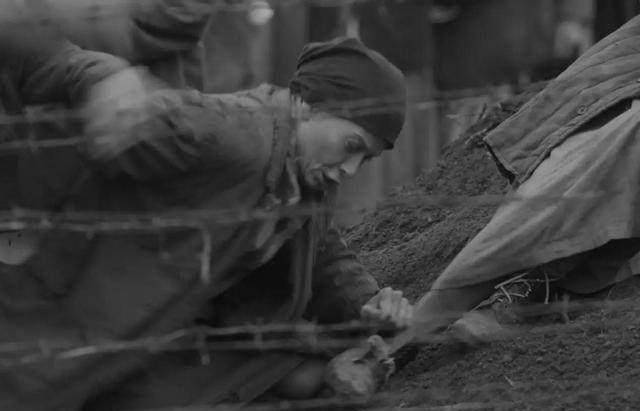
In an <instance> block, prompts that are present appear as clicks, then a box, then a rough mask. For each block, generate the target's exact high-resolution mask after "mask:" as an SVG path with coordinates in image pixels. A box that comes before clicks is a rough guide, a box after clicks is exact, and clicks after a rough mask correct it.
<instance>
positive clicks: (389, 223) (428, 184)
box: [346, 91, 640, 410]
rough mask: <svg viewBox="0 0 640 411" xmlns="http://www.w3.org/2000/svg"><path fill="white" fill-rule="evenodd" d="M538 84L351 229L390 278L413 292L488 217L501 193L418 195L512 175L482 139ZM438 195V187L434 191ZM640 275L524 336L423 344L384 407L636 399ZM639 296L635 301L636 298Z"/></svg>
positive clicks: (363, 255)
mask: <svg viewBox="0 0 640 411" xmlns="http://www.w3.org/2000/svg"><path fill="white" fill-rule="evenodd" d="M533 94H534V92H531V91H530V92H525V93H523V94H520V95H518V96H516V97H514V98H512V99H510V100H509V101H506V102H504V103H502V104H499V105H497V106H495V107H493V108H492V109H490V110H488V111H487V112H486V114H485V115H484V116H483V117H482V118H481V119H480V121H479V122H478V123H477V124H475V125H474V126H473V127H471V129H470V130H468V131H467V132H466V133H465V134H464V135H463V136H461V137H460V138H459V139H458V140H457V141H455V142H454V143H452V144H451V145H450V146H449V147H448V148H447V149H446V150H445V152H444V154H443V157H442V159H441V161H440V162H439V164H438V165H437V166H436V167H435V168H434V169H432V170H429V171H427V172H425V173H424V174H423V175H422V176H420V177H419V178H418V179H417V180H416V181H415V182H414V183H412V184H410V185H408V186H405V187H402V188H400V189H398V190H396V191H395V192H394V193H392V195H391V197H390V198H389V201H387V202H386V204H383V205H382V206H381V207H379V208H378V209H377V210H376V211H375V212H373V213H371V214H370V215H368V216H367V217H366V218H365V219H364V221H363V222H362V224H360V225H358V226H355V227H353V228H351V229H349V230H348V231H347V233H346V237H347V241H348V242H349V244H350V245H351V246H352V247H353V248H355V249H356V250H358V252H359V256H360V259H361V260H362V262H363V263H364V264H365V265H366V266H367V267H368V268H369V269H370V270H371V272H372V273H373V274H374V276H375V277H376V278H377V279H378V281H379V282H380V284H381V285H382V286H392V287H394V288H398V289H401V290H403V291H404V292H405V294H406V295H407V296H408V297H409V298H411V299H413V300H415V299H417V298H419V297H420V296H421V295H422V294H423V293H425V292H426V291H427V290H428V289H429V287H430V285H431V284H432V283H433V281H434V280H435V279H436V278H437V276H438V275H439V274H440V273H441V272H442V271H443V269H444V268H445V267H446V266H447V264H448V263H449V262H450V261H451V260H452V259H453V257H454V256H455V255H456V254H457V253H458V252H459V251H460V250H461V249H462V247H464V246H465V244H466V243H467V242H468V241H469V240H470V239H471V238H473V237H474V236H475V235H476V233H477V232H478V231H480V230H481V229H482V228H483V227H484V226H485V225H486V223H487V222H488V221H489V219H490V218H491V216H492V215H493V213H494V212H495V209H496V207H497V204H486V203H485V204H473V203H472V202H468V201H448V202H444V201H443V202H441V203H439V202H437V201H423V202H421V201H420V197H421V196H422V197H424V196H436V198H438V197H437V196H449V197H453V199H454V200H455V199H456V198H462V199H464V198H465V197H469V196H480V195H487V194H489V195H494V194H503V193H505V192H506V191H507V190H508V183H507V181H506V179H505V178H504V177H503V176H502V175H501V174H500V173H499V171H498V169H497V167H496V165H495V163H494V161H493V159H492V158H491V157H490V155H489V154H488V152H487V150H486V149H485V148H484V146H483V144H482V138H483V137H484V136H485V135H486V134H487V132H489V131H490V130H491V129H493V128H495V127H496V126H497V125H498V124H500V123H501V122H502V121H504V120H505V119H506V118H508V117H509V116H510V115H511V114H513V113H514V112H516V111H517V110H518V108H519V107H520V106H521V105H522V104H524V102H526V101H527V100H528V99H529V98H530V97H532V96H533ZM429 198H431V199H433V197H429ZM637 290H640V281H638V280H637V279H631V280H628V281H626V282H625V283H621V284H619V285H617V286H615V287H614V288H613V289H611V290H609V291H608V292H607V293H606V295H604V296H600V301H601V302H603V303H604V302H617V303H618V305H612V306H608V305H605V304H599V305H596V307H595V308H591V309H589V310H584V311H581V312H576V313H571V314H570V322H569V323H568V324H565V323H561V322H559V321H558V317H553V316H552V317H549V318H542V319H539V320H538V321H537V322H528V323H527V324H522V325H519V326H518V327H519V328H518V330H517V331H518V332H517V333H516V336H514V337H512V338H507V339H504V340H500V341H497V342H493V343H490V344H488V345H486V346H482V347H476V348H473V349H471V348H468V347H463V346H461V345H459V344H453V343H441V344H432V345H427V346H421V347H420V349H419V352H418V354H417V356H416V357H415V359H414V360H413V361H411V362H410V363H409V364H407V365H406V366H404V367H403V368H402V369H401V370H400V372H398V373H397V374H396V375H395V376H394V377H393V378H392V380H391V381H390V384H389V387H388V391H387V392H386V393H385V396H386V398H388V399H387V400H386V401H383V402H384V405H385V406H403V407H421V408H425V407H438V406H444V405H447V406H448V405H455V404H457V405H455V406H456V407H457V408H453V409H456V410H464V409H474V410H477V409H531V410H538V409H563V410H565V409H575V410H583V409H640V391H638V390H637V388H636V386H637V382H638V381H640V344H638V341H639V339H640V315H639V314H640V304H638V303H640V298H639V297H638V293H637V292H636V291H637ZM636 307H638V308H636Z"/></svg>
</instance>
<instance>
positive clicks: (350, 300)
mask: <svg viewBox="0 0 640 411" xmlns="http://www.w3.org/2000/svg"><path fill="white" fill-rule="evenodd" d="M313 275H314V284H313V298H312V301H311V304H310V307H309V311H308V317H310V318H314V319H316V320H318V321H319V322H323V323H336V322H344V321H351V320H355V319H358V318H359V316H360V309H361V308H362V306H363V305H364V304H365V303H366V302H367V301H368V300H369V299H370V298H371V297H373V296H374V295H375V294H376V293H377V292H378V284H377V282H376V280H375V279H374V278H373V277H372V276H371V275H370V274H369V273H368V272H367V270H366V269H365V267H364V266H363V265H362V263H361V262H360V261H359V260H358V258H357V256H356V254H355V253H354V252H353V251H352V250H350V249H349V248H348V246H347V244H346V243H345V242H344V240H343V239H342V238H341V236H340V234H339V233H338V230H337V229H336V228H335V227H332V228H330V229H329V231H328V234H327V236H326V238H325V240H324V242H323V244H322V245H321V249H320V252H319V256H318V260H317V262H316V266H315V268H314V274H313Z"/></svg>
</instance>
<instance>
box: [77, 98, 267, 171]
mask: <svg viewBox="0 0 640 411" xmlns="http://www.w3.org/2000/svg"><path fill="white" fill-rule="evenodd" d="M233 98H234V97H233V96H229V95H207V94H203V93H200V92H197V91H195V90H173V89H160V90H155V91H153V92H151V93H150V94H148V95H147V96H146V97H144V99H143V101H142V102H141V103H140V104H137V105H135V106H134V107H126V108H125V113H123V116H125V117H127V116H130V117H132V120H131V122H129V123H128V124H124V126H122V125H123V123H126V122H125V121H120V122H118V120H117V113H116V117H115V118H111V117H108V116H107V117H106V118H102V119H99V121H100V122H99V123H97V125H95V127H94V126H93V125H92V124H89V129H88V131H87V135H88V136H89V144H88V150H89V158H90V159H91V160H93V161H94V163H95V164H96V165H98V166H99V167H100V169H101V170H102V171H103V172H105V173H106V174H107V175H108V176H109V177H112V178H114V177H118V176H127V177H129V178H132V179H134V180H137V181H154V180H155V181H160V180H163V179H165V178H168V177H173V176H177V175H184V173H190V174H192V175H193V174H194V173H205V174H206V175H209V178H212V177H211V176H216V175H227V176H228V178H231V177H234V178H236V177H238V178H240V177H242V175H241V174H242V173H244V172H247V170H249V169H250V170H253V169H254V168H256V167H258V168H260V167H262V165H261V164H262V163H263V162H264V159H263V158H262V157H263V156H265V153H266V152H267V145H268V144H270V140H267V139H262V138H258V136H260V134H259V133H260V128H261V125H268V124H269V123H266V120H261V119H260V118H255V116H257V115H255V114H254V113H252V112H251V111H248V110H243V109H241V108H239V107H235V106H233V107H230V106H229V104H228V102H227V100H228V99H232V100H233ZM121 126H122V127H121ZM233 170H237V171H238V173H239V174H238V173H236V175H232V174H233V173H234V171H233ZM205 174H203V175H205Z"/></svg>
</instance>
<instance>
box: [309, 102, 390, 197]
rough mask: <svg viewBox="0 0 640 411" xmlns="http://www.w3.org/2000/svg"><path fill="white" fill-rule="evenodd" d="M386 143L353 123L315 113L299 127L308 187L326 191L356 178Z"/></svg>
mask: <svg viewBox="0 0 640 411" xmlns="http://www.w3.org/2000/svg"><path fill="white" fill-rule="evenodd" d="M383 149H384V143H383V142H382V141H381V140H379V139H377V138H375V137H373V136H372V135H370V134H369V133H367V132H366V131H365V130H364V129H363V128H362V127H360V126H358V125H357V124H355V123H352V122H351V121H348V120H344V119H341V118H337V117H333V116H331V115H328V114H324V113H316V114H314V115H312V116H311V117H310V118H309V119H307V120H305V121H303V122H301V123H300V125H299V127H298V150H299V151H298V155H299V161H300V162H301V165H302V171H303V177H304V180H305V183H306V185H307V186H309V187H310V188H313V189H317V190H323V189H326V188H327V187H329V186H330V185H333V184H340V182H341V181H342V179H343V178H345V177H352V176H354V175H355V174H356V173H357V172H358V170H359V169H360V167H361V166H362V164H363V163H364V162H365V161H367V160H369V159H371V158H373V157H376V156H379V155H380V153H381V152H382V150H383Z"/></svg>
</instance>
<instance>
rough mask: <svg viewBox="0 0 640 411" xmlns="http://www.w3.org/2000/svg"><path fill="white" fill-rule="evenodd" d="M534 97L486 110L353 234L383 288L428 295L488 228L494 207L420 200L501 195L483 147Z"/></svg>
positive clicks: (497, 176) (503, 188) (501, 185)
mask: <svg viewBox="0 0 640 411" xmlns="http://www.w3.org/2000/svg"><path fill="white" fill-rule="evenodd" d="M532 94H533V92H528V93H524V94H523V95H519V96H517V97H515V98H513V99H512V100H510V101H507V102H504V103H501V104H499V105H497V106H496V107H493V108H492V109H490V110H487V111H486V113H485V115H484V116H483V117H482V118H481V120H480V121H479V122H478V123H477V124H475V125H474V126H473V127H472V128H471V129H470V130H469V131H468V132H467V133H466V134H465V135H464V136H462V137H461V138H460V139H458V140H457V141H455V142H454V143H453V144H452V145H450V146H449V147H447V148H446V149H445V151H444V153H443V156H442V159H441V160H440V162H439V163H438V165H437V166H436V167H435V168H434V169H433V170H430V171H428V172H427V173H425V174H424V175H422V176H420V177H419V178H418V179H417V180H416V181H415V182H414V183H413V184H411V185H408V186H406V187H402V188H401V189H398V190H397V191H396V192H394V193H392V194H391V196H390V198H389V200H388V201H387V203H389V204H391V205H387V206H385V205H383V206H382V207H380V208H378V210H376V211H375V212H374V213H372V214H371V215H369V216H367V217H366V218H365V219H364V221H363V222H362V224H360V225H358V226H356V227H354V228H352V229H350V230H349V231H348V232H347V234H346V237H347V241H348V242H349V244H350V245H351V246H352V247H353V248H355V249H356V250H358V251H359V252H360V257H361V259H362V260H363V262H364V263H365V264H366V265H367V267H369V268H370V269H371V270H372V272H373V274H374V275H375V276H376V278H377V279H378V280H379V281H380V282H381V283H383V284H385V285H391V286H394V287H397V288H401V289H402V290H404V291H405V293H406V294H407V295H409V296H411V297H417V296H418V295H420V294H422V293H424V291H425V290H426V289H427V288H428V286H429V285H430V284H431V282H433V280H434V278H435V276H436V275H437V274H439V273H440V271H442V269H443V268H444V267H445V266H446V265H447V264H448V263H449V261H451V259H452V258H453V257H454V256H455V255H456V254H457V252H458V251H460V249H461V248H462V247H463V246H464V245H465V244H466V243H467V242H468V241H469V240H470V239H471V238H472V237H473V236H474V235H475V234H476V233H477V232H478V231H479V230H480V229H481V228H482V227H483V226H484V225H485V224H486V223H487V221H488V220H489V219H490V218H491V216H492V215H493V213H494V211H495V206H493V205H467V204H464V200H461V201H460V202H458V203H457V204H451V203H450V202H449V201H446V200H444V199H443V202H442V204H437V202H436V203H435V204H434V202H433V201H428V202H426V203H425V202H422V203H421V201H420V196H423V197H424V196H425V195H429V196H440V195H442V196H477V195H482V194H500V193H504V192H505V191H506V189H507V182H506V179H505V178H504V177H503V176H501V175H500V174H499V172H498V169H497V167H496V165H495V163H494V161H493V159H492V158H491V156H490V155H489V154H488V151H487V150H486V149H485V147H484V146H483V144H482V137H484V136H485V135H486V134H487V132H488V131H490V130H491V129H493V128H495V127H496V126H497V125H498V124H500V123H501V122H502V121H504V120H505V119H506V118H507V117H509V116H510V115H511V114H513V113H514V112H515V111H517V109H518V108H519V107H520V106H521V105H522V104H523V103H524V102H525V101H527V99H528V98H529V97H530V96H531V95H532Z"/></svg>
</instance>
